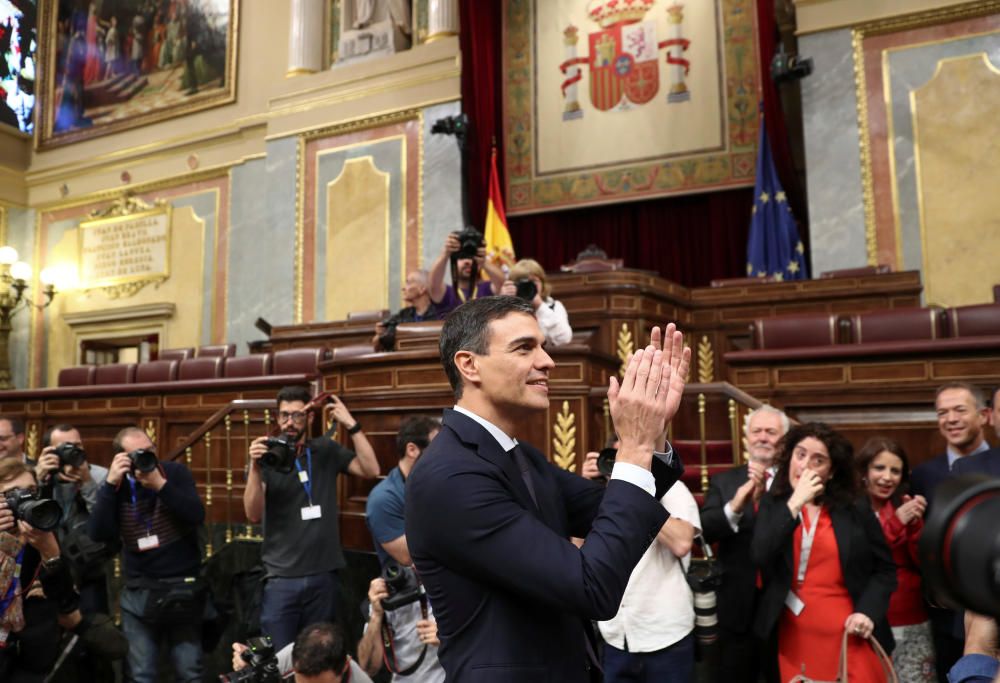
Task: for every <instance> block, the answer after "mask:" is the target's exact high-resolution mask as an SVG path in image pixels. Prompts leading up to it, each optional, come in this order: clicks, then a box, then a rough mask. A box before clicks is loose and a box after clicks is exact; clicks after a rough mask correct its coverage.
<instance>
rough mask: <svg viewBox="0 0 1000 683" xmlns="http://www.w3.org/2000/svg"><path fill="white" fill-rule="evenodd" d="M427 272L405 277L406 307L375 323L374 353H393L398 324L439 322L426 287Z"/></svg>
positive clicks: (419, 271) (439, 316)
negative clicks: (426, 321) (427, 321)
mask: <svg viewBox="0 0 1000 683" xmlns="http://www.w3.org/2000/svg"><path fill="white" fill-rule="evenodd" d="M427 278H428V275H427V271H426V270H414V271H413V272H411V273H410V274H409V275H407V276H406V283H405V284H403V301H404V302H405V303H406V307H405V308H403V309H401V310H400V311H399V312H397V313H396V314H395V315H391V316H389V317H388V318H386V319H385V320H383V321H382V322H379V323H375V336H374V337H372V345H373V346H374V347H375V350H376V351H393V350H395V348H396V325H398V324H399V323H419V322H423V321H424V320H440V319H441V315H440V314H439V313H438V309H437V306H435V305H434V302H432V301H431V295H430V290H429V289H428V285H427Z"/></svg>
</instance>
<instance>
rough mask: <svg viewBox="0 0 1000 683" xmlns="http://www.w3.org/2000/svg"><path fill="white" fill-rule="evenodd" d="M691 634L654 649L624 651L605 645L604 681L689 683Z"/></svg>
mask: <svg viewBox="0 0 1000 683" xmlns="http://www.w3.org/2000/svg"><path fill="white" fill-rule="evenodd" d="M693 676H694V636H693V635H691V634H690V633H689V634H687V635H686V636H684V637H683V638H681V639H680V640H678V641H677V642H676V643H674V644H673V645H670V646H668V647H665V648H663V649H662V650H657V651H656V652H626V651H625V650H619V649H618V648H616V647H612V646H611V645H608V644H605V645H604V681H605V683H617V682H622V683H625V682H628V683H644V682H646V683H690V682H691V681H692V680H693Z"/></svg>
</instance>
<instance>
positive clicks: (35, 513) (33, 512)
mask: <svg viewBox="0 0 1000 683" xmlns="http://www.w3.org/2000/svg"><path fill="white" fill-rule="evenodd" d="M18 513H19V516H20V517H21V518H22V519H24V521H25V522H27V523H28V524H30V525H31V526H33V527H35V528H36V529H40V530H41V531H52V530H53V529H55V528H56V527H57V526H59V522H60V521H62V508H60V507H59V503H57V502H55V501H54V500H48V499H43V500H31V501H28V502H25V503H21V505H20V506H19V509H18Z"/></svg>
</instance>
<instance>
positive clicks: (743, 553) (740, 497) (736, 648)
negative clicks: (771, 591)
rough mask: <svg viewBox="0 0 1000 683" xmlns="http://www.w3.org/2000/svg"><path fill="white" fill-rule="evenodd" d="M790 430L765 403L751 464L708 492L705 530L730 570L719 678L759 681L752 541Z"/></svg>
mask: <svg viewBox="0 0 1000 683" xmlns="http://www.w3.org/2000/svg"><path fill="white" fill-rule="evenodd" d="M787 431H788V416H787V415H785V413H784V412H782V411H780V410H778V409H777V408H773V407H771V406H768V405H764V406H761V407H760V408H758V409H757V410H754V411H753V412H751V413H750V414H749V415H747V420H746V424H745V436H746V445H747V454H748V456H749V460H748V462H747V464H746V465H742V466H740V467H736V468H734V469H731V470H729V471H726V472H722V473H720V474H717V475H715V476H714V477H712V483H711V484H710V485H709V487H708V493H707V494H706V495H705V505H704V507H703V508H702V510H701V524H702V528H703V529H704V531H703V534H704V536H705V540H706V541H708V542H709V543H716V542H717V543H718V544H719V555H718V557H719V562H720V563H721V564H722V568H723V570H724V571H725V574H724V575H723V577H722V585H721V586H720V587H719V590H718V591H716V595H717V597H718V615H719V653H718V655H719V656H718V657H717V658H716V659H717V661H718V670H717V675H716V680H718V681H720V682H722V681H726V682H727V683H730V682H740V681H745V682H746V683H756V681H757V680H758V678H759V677H760V675H761V673H762V670H761V665H762V664H763V663H764V662H763V661H762V655H763V644H762V643H761V642H760V641H759V640H758V639H757V637H756V636H754V634H753V631H752V627H753V614H754V610H755V608H756V603H757V600H758V598H759V590H758V588H759V586H758V585H757V572H756V571H755V570H754V567H753V563H752V562H751V561H750V541H751V540H752V539H753V525H754V521H755V519H756V514H757V511H756V508H757V504H758V502H759V501H760V498H761V496H762V495H763V494H764V492H765V491H766V490H767V489H768V488H770V484H771V481H772V480H773V478H774V456H775V453H776V450H777V449H776V446H777V445H778V442H779V441H780V440H781V437H782V436H784V435H785V433H786V432H787ZM734 447H735V444H734ZM772 673H773V672H772Z"/></svg>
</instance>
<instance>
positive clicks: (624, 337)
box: [618, 323, 635, 375]
mask: <svg viewBox="0 0 1000 683" xmlns="http://www.w3.org/2000/svg"><path fill="white" fill-rule="evenodd" d="M633 352H635V342H634V341H633V339H632V330H630V329H629V328H628V323H622V329H621V330H619V331H618V360H620V361H621V362H622V365H621V369H620V370H619V373H620V374H622V375H624V374H625V363H627V362H628V357H629V356H630V355H631V354H632V353H633Z"/></svg>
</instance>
